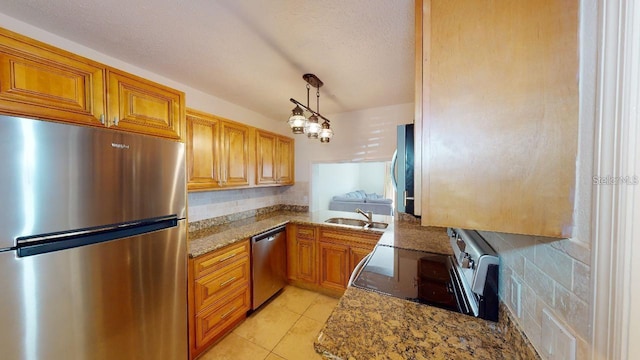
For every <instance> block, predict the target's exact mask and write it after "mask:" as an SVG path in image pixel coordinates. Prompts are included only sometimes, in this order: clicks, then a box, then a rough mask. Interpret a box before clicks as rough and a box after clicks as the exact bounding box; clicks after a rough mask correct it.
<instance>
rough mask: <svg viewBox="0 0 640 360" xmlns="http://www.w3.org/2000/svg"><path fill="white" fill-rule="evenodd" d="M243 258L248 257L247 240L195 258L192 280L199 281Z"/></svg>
mask: <svg viewBox="0 0 640 360" xmlns="http://www.w3.org/2000/svg"><path fill="white" fill-rule="evenodd" d="M243 256H247V257H248V256H249V240H243V241H241V242H239V243H237V244H234V245H229V246H227V247H224V248H222V249H220V250H216V251H214V252H212V253H210V254H207V255H203V256H200V257H197V258H196V259H194V261H193V274H194V276H193V277H194V279H199V278H201V277H202V276H204V275H207V274H209V273H211V272H213V271H216V270H217V269H220V268H221V267H224V266H225V265H227V264H231V263H232V262H234V261H236V260H238V259H239V258H241V257H243Z"/></svg>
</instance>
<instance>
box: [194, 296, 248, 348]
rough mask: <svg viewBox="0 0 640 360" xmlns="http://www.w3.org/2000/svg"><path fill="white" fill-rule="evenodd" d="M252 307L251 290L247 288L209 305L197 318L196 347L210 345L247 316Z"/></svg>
mask: <svg viewBox="0 0 640 360" xmlns="http://www.w3.org/2000/svg"><path fill="white" fill-rule="evenodd" d="M250 307H251V299H250V297H249V291H248V290H245V289H238V290H236V291H234V292H233V293H231V294H228V295H227V296H226V297H225V298H224V299H222V300H220V301H218V302H216V303H215V304H214V305H213V306H210V307H208V308H207V309H206V310H205V311H203V312H202V313H201V314H199V315H198V316H196V318H195V328H196V331H195V335H196V338H195V341H196V347H197V348H203V347H205V346H207V345H210V344H211V343H213V340H215V339H217V338H220V337H221V336H222V335H224V334H226V332H225V330H229V328H230V326H232V325H235V324H236V323H237V322H238V319H244V318H245V316H246V313H247V311H248V310H249V308H250Z"/></svg>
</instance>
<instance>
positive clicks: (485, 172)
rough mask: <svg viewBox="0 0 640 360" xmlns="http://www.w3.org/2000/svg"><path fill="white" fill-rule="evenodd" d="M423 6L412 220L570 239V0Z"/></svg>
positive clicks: (574, 31) (573, 122)
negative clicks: (416, 215) (418, 183)
mask: <svg viewBox="0 0 640 360" xmlns="http://www.w3.org/2000/svg"><path fill="white" fill-rule="evenodd" d="M423 1H424V4H422V5H423V6H420V5H418V6H417V8H418V9H419V11H420V9H422V11H423V13H422V15H423V18H422V21H423V27H422V28H423V29H425V30H424V31H423V33H422V34H421V35H422V36H421V37H420V38H421V39H422V42H421V47H422V48H421V50H420V51H421V53H422V54H423V56H422V58H421V59H420V60H419V61H420V64H421V65H422V72H421V74H422V80H423V82H422V86H423V88H422V90H423V91H422V107H421V109H422V114H421V117H420V118H419V120H421V121H422V134H421V135H422V143H423V149H422V223H423V225H436V226H454V227H463V228H471V229H478V230H488V231H498V232H507V233H519V234H531V235H542V236H550V237H570V236H571V235H572V228H573V207H574V202H573V198H574V191H575V172H576V165H575V163H576V154H577V135H578V79H577V77H576V74H578V37H577V35H578V2H576V1H556V0H540V1H532V0H526V1H523V0H508V1H507V0H505V1H499V2H486V1H475V0H464V1H455V2H451V1H448V0H423Z"/></svg>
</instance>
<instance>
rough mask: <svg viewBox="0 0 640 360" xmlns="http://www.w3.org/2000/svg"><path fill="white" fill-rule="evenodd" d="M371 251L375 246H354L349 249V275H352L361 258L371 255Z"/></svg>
mask: <svg viewBox="0 0 640 360" xmlns="http://www.w3.org/2000/svg"><path fill="white" fill-rule="evenodd" d="M371 251H373V246H372V247H371V248H358V247H352V248H350V249H349V276H351V273H352V272H353V269H355V268H356V266H357V265H358V263H359V262H360V260H362V259H363V258H364V257H365V256H367V255H369V253H371Z"/></svg>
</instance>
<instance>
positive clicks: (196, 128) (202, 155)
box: [187, 110, 220, 190]
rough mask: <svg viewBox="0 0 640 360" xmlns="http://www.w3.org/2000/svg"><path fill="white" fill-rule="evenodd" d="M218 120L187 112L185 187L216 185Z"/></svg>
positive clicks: (192, 188)
mask: <svg viewBox="0 0 640 360" xmlns="http://www.w3.org/2000/svg"><path fill="white" fill-rule="evenodd" d="M219 128H220V122H219V121H218V119H216V118H215V117H212V116H207V115H206V114H202V113H198V112H194V111H191V110H189V111H188V112H187V188H188V189H189V190H204V189H213V188H216V187H218V186H219V185H218V182H219V181H220V174H219V169H220V167H219V164H218V148H219V147H218V137H219V135H220V134H219Z"/></svg>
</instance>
